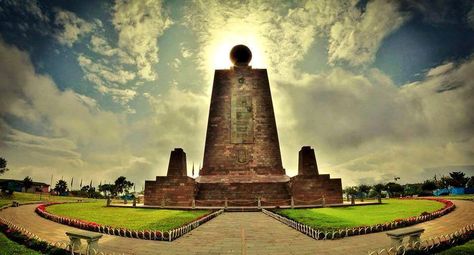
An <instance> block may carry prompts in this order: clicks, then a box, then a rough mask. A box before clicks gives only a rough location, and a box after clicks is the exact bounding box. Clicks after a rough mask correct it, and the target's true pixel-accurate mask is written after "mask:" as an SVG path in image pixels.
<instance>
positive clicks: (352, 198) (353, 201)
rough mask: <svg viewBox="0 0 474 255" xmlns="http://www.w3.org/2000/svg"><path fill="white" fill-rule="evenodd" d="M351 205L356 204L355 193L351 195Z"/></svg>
mask: <svg viewBox="0 0 474 255" xmlns="http://www.w3.org/2000/svg"><path fill="white" fill-rule="evenodd" d="M351 205H355V198H354V195H351Z"/></svg>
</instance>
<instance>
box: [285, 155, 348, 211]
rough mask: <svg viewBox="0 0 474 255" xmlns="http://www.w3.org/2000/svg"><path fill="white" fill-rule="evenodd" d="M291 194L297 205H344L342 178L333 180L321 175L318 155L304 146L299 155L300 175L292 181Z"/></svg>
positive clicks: (326, 175)
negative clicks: (317, 159)
mask: <svg viewBox="0 0 474 255" xmlns="http://www.w3.org/2000/svg"><path fill="white" fill-rule="evenodd" d="M290 192H291V195H292V196H293V199H294V201H295V204H297V205H302V204H306V205H309V204H322V201H323V196H324V199H325V202H326V203H329V204H338V203H342V183H341V179H340V178H336V179H331V178H330V176H329V174H319V172H318V165H317V162H316V155H315V153H314V149H312V148H311V147H310V146H303V147H302V148H301V150H300V151H299V154H298V175H296V176H293V177H292V178H291V180H290Z"/></svg>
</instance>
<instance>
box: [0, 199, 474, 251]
mask: <svg viewBox="0 0 474 255" xmlns="http://www.w3.org/2000/svg"><path fill="white" fill-rule="evenodd" d="M453 202H454V203H455V204H456V206H457V208H456V209H455V210H454V211H453V212H451V213H449V214H448V215H445V216H443V217H441V218H438V219H435V220H432V221H428V222H425V223H420V224H418V225H417V226H418V227H422V228H425V233H424V234H423V235H422V239H425V238H427V237H431V236H437V235H441V234H447V233H451V232H454V231H456V230H458V229H459V228H461V227H463V226H465V225H467V224H471V223H474V213H473V212H474V202H470V201H461V200H456V201H453ZM35 207H36V205H25V206H21V207H17V208H8V209H6V210H3V211H1V212H0V216H2V217H4V218H6V219H9V220H10V221H12V222H14V223H15V224H17V225H20V226H22V227H24V228H26V229H28V230H29V231H31V232H32V233H35V234H36V235H38V236H39V237H40V238H43V239H45V240H47V241H50V242H56V241H67V238H66V235H65V232H66V231H70V230H75V229H74V228H72V227H69V226H65V225H61V224H58V223H55V222H52V221H49V220H46V219H43V218H41V217H39V216H38V215H37V214H36V213H35V212H34V209H35ZM124 220H126V219H124ZM99 243H100V248H101V250H103V251H105V252H120V253H125V254H345V255H347V254H349V253H350V254H351V255H356V254H367V251H368V250H375V249H376V248H384V247H387V246H389V245H390V239H389V238H388V237H387V236H386V234H385V233H383V232H382V233H373V234H368V235H361V236H353V237H347V238H343V239H339V240H325V241H321V240H314V239H312V238H309V237H307V236H306V235H304V234H301V233H300V232H298V231H296V230H294V229H292V228H290V227H288V226H286V225H284V224H282V223H280V222H279V221H276V220H274V219H272V218H270V217H268V216H266V215H264V214H263V213H260V212H244V213H224V214H222V215H220V216H218V217H217V218H215V219H213V220H211V221H209V222H207V223H205V224H204V225H202V226H200V227H199V228H197V229H195V230H193V231H191V232H190V233H188V234H186V235H185V236H183V237H181V238H179V239H177V240H175V241H173V242H162V241H147V240H139V239H132V238H123V237H117V236H109V235H104V237H103V238H102V239H101V240H100V242H99Z"/></svg>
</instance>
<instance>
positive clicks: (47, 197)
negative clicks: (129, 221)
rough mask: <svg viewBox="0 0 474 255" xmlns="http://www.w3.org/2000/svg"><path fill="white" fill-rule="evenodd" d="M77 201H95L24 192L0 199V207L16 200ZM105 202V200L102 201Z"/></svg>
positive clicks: (24, 201) (23, 201) (21, 201)
mask: <svg viewBox="0 0 474 255" xmlns="http://www.w3.org/2000/svg"><path fill="white" fill-rule="evenodd" d="M78 199H82V200H83V201H97V199H91V198H82V197H66V196H52V195H50V194H41V195H40V194H35V193H24V192H14V193H13V195H12V196H11V197H0V206H4V205H9V204H11V203H12V201H13V200H16V201H18V202H20V203H26V202H39V201H47V202H73V201H77V200H78ZM103 201H105V200H103Z"/></svg>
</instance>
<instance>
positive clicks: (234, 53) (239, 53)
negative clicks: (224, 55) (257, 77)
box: [230, 44, 252, 66]
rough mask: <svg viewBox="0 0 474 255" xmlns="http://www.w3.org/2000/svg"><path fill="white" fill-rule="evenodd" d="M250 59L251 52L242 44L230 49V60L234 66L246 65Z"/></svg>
mask: <svg viewBox="0 0 474 255" xmlns="http://www.w3.org/2000/svg"><path fill="white" fill-rule="evenodd" d="M250 60H252V52H251V51H250V49H249V48H248V47H247V46H245V45H243V44H239V45H236V46H234V47H233V48H232V50H231V51H230V61H232V63H233V64H234V65H236V66H248V65H249V63H250Z"/></svg>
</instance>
